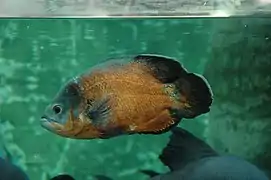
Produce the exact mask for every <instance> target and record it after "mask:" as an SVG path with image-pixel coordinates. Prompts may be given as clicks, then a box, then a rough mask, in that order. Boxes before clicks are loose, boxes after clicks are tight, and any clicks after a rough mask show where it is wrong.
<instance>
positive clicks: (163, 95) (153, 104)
mask: <svg viewBox="0 0 271 180" xmlns="http://www.w3.org/2000/svg"><path fill="white" fill-rule="evenodd" d="M212 96H213V95H212V91H211V88H210V86H209V84H208V82H207V80H206V79H205V78H204V77H202V76H200V75H197V74H195V73H190V72H188V71H187V70H186V69H185V68H184V67H183V66H182V64H181V63H179V62H178V61H177V60H176V59H174V58H171V57H166V56H161V55H155V54H140V55H136V56H134V57H131V58H127V59H125V61H122V60H109V61H107V62H105V63H100V64H98V65H96V66H94V67H92V68H90V70H88V71H87V72H84V73H82V74H80V75H78V76H76V77H75V78H73V79H71V80H69V81H68V82H67V83H66V84H65V85H64V86H63V87H61V88H60V90H59V92H58V93H57V94H56V96H55V98H54V99H53V100H52V102H51V103H50V104H49V105H48V106H47V107H46V109H45V111H44V113H43V115H42V117H41V121H40V122H41V125H42V127H44V128H45V129H47V130H49V131H51V132H52V133H55V134H58V135H60V136H62V137H67V138H72V139H97V138H100V139H108V138H112V137H116V136H120V135H131V134H162V133H165V132H167V131H169V130H170V129H171V128H172V127H173V126H176V125H177V124H178V123H179V122H180V121H181V119H183V118H186V119H192V118H195V117H197V116H199V115H201V114H205V113H207V112H209V111H210V106H211V104H212V100H213V97H212Z"/></svg>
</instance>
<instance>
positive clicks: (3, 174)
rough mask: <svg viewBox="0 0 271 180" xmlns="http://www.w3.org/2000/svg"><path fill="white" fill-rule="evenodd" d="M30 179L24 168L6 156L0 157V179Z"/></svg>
mask: <svg viewBox="0 0 271 180" xmlns="http://www.w3.org/2000/svg"><path fill="white" fill-rule="evenodd" d="M15 179H16V180H29V178H28V176H27V175H26V173H25V172H23V170H21V169H20V168H19V167H18V166H16V165H14V164H12V163H11V162H9V161H8V160H6V159H4V158H0V180H15Z"/></svg>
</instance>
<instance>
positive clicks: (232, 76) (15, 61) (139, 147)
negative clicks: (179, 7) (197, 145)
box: [0, 18, 271, 180]
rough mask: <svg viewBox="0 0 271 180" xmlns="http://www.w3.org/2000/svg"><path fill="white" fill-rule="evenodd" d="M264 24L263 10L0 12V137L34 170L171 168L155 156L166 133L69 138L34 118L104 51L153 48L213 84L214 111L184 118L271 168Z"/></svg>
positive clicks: (42, 177) (42, 175)
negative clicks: (154, 15)
mask: <svg viewBox="0 0 271 180" xmlns="http://www.w3.org/2000/svg"><path fill="white" fill-rule="evenodd" d="M270 27H271V20H270V19H269V18H242V19H241V18H228V19H227V18H223V19H222V18H221V19H218V18H193V19H181V18H180V19H177V18H168V19H144V18H141V19H0V77H1V86H0V103H1V104H0V105H1V106H0V119H1V138H0V140H1V143H2V144H4V145H5V146H6V147H7V149H8V150H9V152H10V153H11V154H12V156H13V158H14V159H16V163H17V164H18V165H20V167H22V168H23V169H24V170H25V171H26V172H27V173H28V175H29V176H30V179H31V180H46V175H48V174H49V175H50V176H54V175H56V174H58V173H62V172H65V173H69V174H71V175H73V176H75V177H76V179H77V180H91V175H93V174H104V175H108V176H110V177H113V178H115V179H118V180H124V179H129V180H141V179H142V180H144V179H146V177H145V176H143V175H142V174H140V173H138V172H137V171H138V170H139V169H142V168H147V169H153V170H156V171H160V172H166V171H168V169H167V168H165V167H164V166H163V165H162V164H161V163H160V162H159V159H158V155H159V153H160V152H161V150H162V148H163V147H164V146H165V145H166V143H167V141H168V135H169V134H168V133H167V134H163V135H159V136H152V135H133V136H122V137H117V138H113V139H108V140H89V141H86V140H69V139H65V138H63V137H59V136H57V135H54V134H52V133H50V132H48V131H46V130H44V129H43V128H41V127H40V125H39V119H40V116H41V115H42V112H43V110H44V108H45V106H46V105H47V104H48V103H49V102H50V100H51V99H52V98H53V96H54V95H55V93H56V92H57V91H58V89H59V87H60V86H61V85H63V83H64V82H65V81H66V80H67V79H69V78H71V77H74V76H75V75H77V74H78V73H81V72H83V71H85V70H87V69H89V68H90V67H91V66H93V65H95V64H97V63H99V62H101V61H104V60H105V59H107V58H115V57H123V56H125V55H128V56H129V55H135V54H139V53H156V54H162V55H166V56H172V57H175V58H177V59H178V60H179V61H180V62H181V63H182V64H183V65H184V66H185V67H186V68H187V69H188V70H189V71H193V72H196V73H199V74H202V75H204V76H205V77H206V78H207V80H208V81H210V85H211V87H212V88H213V91H214V99H215V101H214V104H213V107H212V109H211V112H210V113H208V114H206V115H204V116H200V117H198V118H196V119H194V120H189V121H183V122H182V123H181V124H180V125H181V126H182V127H185V128H187V129H189V130H190V131H191V132H193V133H195V134H196V135H198V136H199V137H202V138H204V139H206V140H207V141H208V142H209V143H210V144H212V146H213V147H214V148H215V149H216V150H218V151H219V152H223V153H232V154H235V155H238V156H241V157H244V158H246V159H248V160H250V161H251V162H253V163H255V164H257V165H258V166H259V167H261V168H262V169H264V170H266V171H267V172H268V171H269V170H270V171H271V164H270V162H271V160H270V154H271V152H270V149H271V148H270V144H271V140H269V139H270V138H269V137H270V134H271V133H270V130H269V127H270V126H271V113H270V112H271V111H270V101H271V100H270V89H271V87H270V84H271V80H270V79H271V77H270V74H271V73H270V68H271V63H270V62H271V61H270V58H271V31H270V29H271V28H270ZM269 38H270V39H269ZM146 86H147V84H146ZM268 158H269V159H268Z"/></svg>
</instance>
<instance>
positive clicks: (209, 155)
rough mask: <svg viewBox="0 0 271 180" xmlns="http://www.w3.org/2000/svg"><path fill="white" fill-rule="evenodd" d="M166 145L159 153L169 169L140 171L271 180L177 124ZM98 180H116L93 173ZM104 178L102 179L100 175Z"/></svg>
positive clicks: (199, 178)
mask: <svg viewBox="0 0 271 180" xmlns="http://www.w3.org/2000/svg"><path fill="white" fill-rule="evenodd" d="M171 131H172V135H171V136H170V141H169V143H168V144H167V146H166V147H165V148H164V149H163V151H162V153H161V155H160V156H159V158H160V160H161V162H162V163H163V164H164V165H166V166H167V167H168V168H169V169H170V171H169V172H167V173H158V172H155V171H153V170H146V169H144V170H140V172H141V173H144V174H145V175H147V176H148V177H149V180H269V179H268V177H267V176H266V174H265V173H264V172H263V171H261V170H260V169H258V168H257V167H256V166H255V165H253V164H251V163H250V162H248V161H245V160H244V159H242V158H239V157H236V156H231V155H220V154H218V153H217V152H216V151H215V150H214V149H212V148H211V147H210V146H209V145H208V144H207V143H205V142H204V141H202V140H201V139H199V138H197V137H195V136H194V135H192V134H191V133H189V132H188V131H186V130H184V129H182V128H179V127H174V128H172V129H171ZM93 177H95V179H96V180H104V177H106V180H113V179H112V178H110V177H107V176H99V175H96V176H93ZM100 177H102V178H100Z"/></svg>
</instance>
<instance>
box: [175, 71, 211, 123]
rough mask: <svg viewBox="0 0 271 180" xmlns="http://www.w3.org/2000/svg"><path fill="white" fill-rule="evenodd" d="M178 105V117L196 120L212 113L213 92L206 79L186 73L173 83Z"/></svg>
mask: <svg viewBox="0 0 271 180" xmlns="http://www.w3.org/2000/svg"><path fill="white" fill-rule="evenodd" d="M173 85H174V87H175V88H174V89H175V92H176V94H177V95H176V96H177V101H178V103H177V104H178V105H177V108H176V107H175V108H174V110H176V113H177V115H178V117H183V118H187V119H192V118H195V117H196V116H199V115H201V114H205V113H207V112H209V111H210V106H211V104H212V101H213V98H212V96H213V94H212V90H211V88H210V86H209V84H208V82H207V81H206V79H205V78H204V77H202V76H200V75H197V74H194V73H185V74H183V75H182V76H181V77H180V78H178V79H177V80H176V81H175V82H173Z"/></svg>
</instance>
